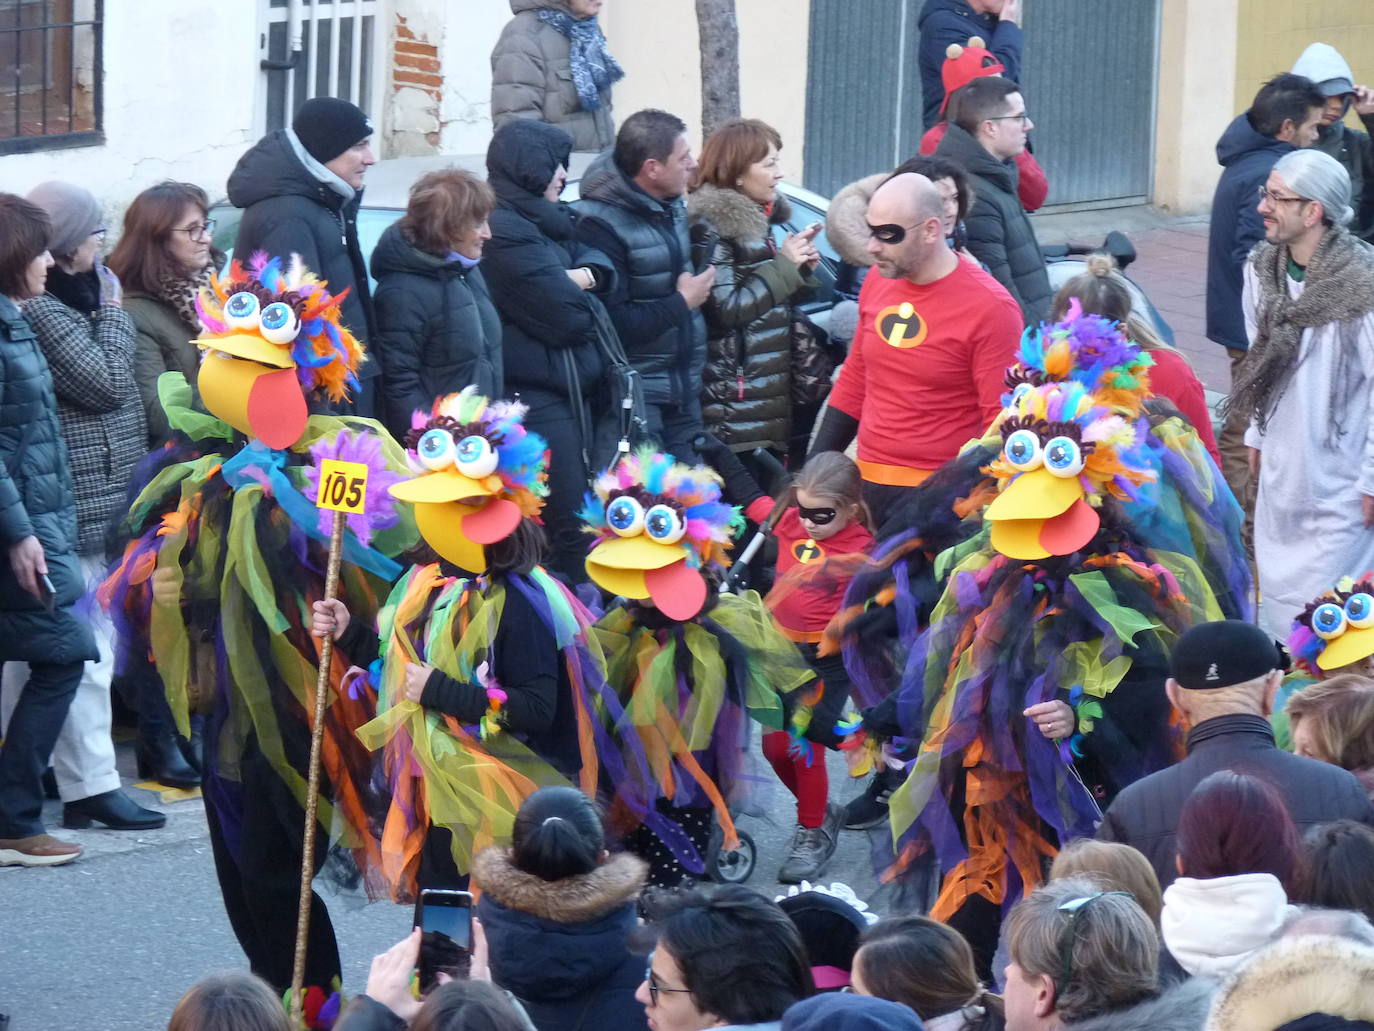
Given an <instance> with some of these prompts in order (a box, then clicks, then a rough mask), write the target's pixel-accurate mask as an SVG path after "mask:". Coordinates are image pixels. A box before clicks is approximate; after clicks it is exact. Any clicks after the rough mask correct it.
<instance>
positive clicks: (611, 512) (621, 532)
mask: <svg viewBox="0 0 1374 1031" xmlns="http://www.w3.org/2000/svg"><path fill="white" fill-rule="evenodd" d="M606 523H607V525H608V526H610V528H611V529H612V530H613V531H614V532H615V534H616V535H617V536H618V537H633V536H635V535H636V534H638V533H640V532H642V531H643V529H644V506H643V505H641V504H640V503H639V502H638V501H636V500H635V499H634V498H632V497H630V496H629V495H628V494H622V495H620V497H618V498H616V499H615V500H614V501H612V502H611V503H610V504H609V505H607V506H606Z"/></svg>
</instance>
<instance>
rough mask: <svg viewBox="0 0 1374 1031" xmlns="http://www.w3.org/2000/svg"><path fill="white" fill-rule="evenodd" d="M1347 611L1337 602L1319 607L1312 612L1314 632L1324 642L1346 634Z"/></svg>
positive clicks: (1329, 602)
mask: <svg viewBox="0 0 1374 1031" xmlns="http://www.w3.org/2000/svg"><path fill="white" fill-rule="evenodd" d="M1345 627H1346V622H1345V609H1343V608H1341V607H1340V606H1339V605H1337V604H1336V603H1335V602H1331V601H1328V602H1327V603H1326V604H1325V605H1318V606H1317V607H1316V608H1315V609H1314V610H1313V612H1312V632H1313V633H1314V634H1316V635H1317V636H1318V637H1320V638H1321V639H1322V640H1323V641H1329V640H1331V639H1332V638H1333V637H1340V636H1341V634H1343V633H1345Z"/></svg>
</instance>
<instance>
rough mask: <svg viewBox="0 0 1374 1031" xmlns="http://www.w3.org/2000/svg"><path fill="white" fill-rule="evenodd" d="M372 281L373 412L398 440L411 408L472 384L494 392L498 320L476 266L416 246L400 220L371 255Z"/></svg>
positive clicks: (497, 393) (498, 390) (497, 392)
mask: <svg viewBox="0 0 1374 1031" xmlns="http://www.w3.org/2000/svg"><path fill="white" fill-rule="evenodd" d="M372 275H373V276H374V277H376V280H377V344H376V348H375V350H377V351H380V352H381V353H382V355H383V356H384V358H385V361H386V364H385V366H384V367H383V373H382V397H381V406H380V408H381V415H382V421H383V422H384V423H385V424H386V426H387V428H388V429H390V430H391V432H392V433H394V434H396V435H397V436H398V437H403V436H404V435H405V433H406V431H407V430H408V429H409V428H410V416H411V413H412V412H414V411H416V410H420V409H422V410H424V411H428V410H429V409H430V406H431V405H433V404H434V399H435V398H436V397H440V396H441V395H444V394H452V393H456V392H457V391H459V390H462V389H463V388H464V387H466V386H469V385H471V384H475V385H476V386H477V388H478V389H479V390H480V391H481V392H482V393H483V394H485V395H486V396H487V397H501V396H502V393H503V390H504V382H503V379H502V372H501V369H502V367H501V320H500V318H498V317H497V314H496V307H495V306H494V305H493V304H492V303H491V295H490V294H489V293H488V292H487V284H486V281H485V280H484V279H483V278H482V273H481V271H480V270H479V269H477V268H476V267H473V268H470V269H469V268H464V267H463V265H462V263H461V262H459V261H457V260H453V261H448V260H446V259H444V258H440V257H438V256H437V255H434V254H429V253H426V252H425V251H422V250H420V248H418V247H416V246H415V245H414V244H413V243H411V242H410V241H409V240H407V239H406V237H405V234H404V233H403V232H402V231H401V226H400V223H399V222H398V223H394V224H392V225H391V226H389V227H387V230H386V232H384V233H382V238H381V239H380V240H378V241H377V247H376V249H375V250H374V251H373V252H372Z"/></svg>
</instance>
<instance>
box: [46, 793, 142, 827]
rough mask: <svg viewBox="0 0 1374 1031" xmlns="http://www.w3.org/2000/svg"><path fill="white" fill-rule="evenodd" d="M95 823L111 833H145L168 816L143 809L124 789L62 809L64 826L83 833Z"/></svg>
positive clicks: (93, 797) (71, 803) (72, 803)
mask: <svg viewBox="0 0 1374 1031" xmlns="http://www.w3.org/2000/svg"><path fill="white" fill-rule="evenodd" d="M92 821H96V822H98V823H103V824H104V825H105V826H106V827H108V828H109V829H110V830H112V831H144V830H152V829H153V828H155V827H161V826H162V825H163V824H164V823H166V822H167V817H166V816H165V815H164V814H163V813H159V812H157V811H156V810H153V809H144V808H143V807H142V806H141V805H138V804H137V803H135V802H134V800H133V799H132V798H130V797H129V796H128V795H126V794H124V791H123V789H121V788H115V789H114V790H113V791H106V792H105V793H104V794H100V795H92V796H91V797H90V798H82V799H79V800H77V801H75V802H68V803H67V804H66V805H64V806H63V807H62V826H63V827H68V828H70V829H72V830H84V829H85V828H87V827H89V826H90V825H91V822H92Z"/></svg>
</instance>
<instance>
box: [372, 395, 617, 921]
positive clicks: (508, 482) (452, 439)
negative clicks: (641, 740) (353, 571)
mask: <svg viewBox="0 0 1374 1031" xmlns="http://www.w3.org/2000/svg"><path fill="white" fill-rule="evenodd" d="M524 414H525V407H524V406H523V405H519V404H513V403H510V402H502V401H488V400H487V399H486V398H485V397H482V396H481V395H479V394H477V393H476V391H475V389H474V388H471V387H469V388H468V389H466V390H464V391H463V392H461V393H459V394H453V395H449V396H448V397H444V398H440V399H439V400H437V401H436V402H435V405H434V408H433V410H432V411H431V412H427V413H426V412H417V413H415V416H414V418H413V423H412V425H413V429H412V430H411V433H410V434H409V436H408V438H407V445H408V447H409V449H410V455H411V461H412V466H413V468H414V471H415V473H416V475H415V476H414V477H413V478H412V479H409V480H407V481H406V482H404V483H402V484H399V485H398V486H396V487H395V488H394V490H393V493H394V494H395V495H396V496H397V497H398V498H400V499H401V500H404V501H408V502H410V503H412V504H413V506H414V510H415V517H416V521H417V524H418V526H419V527H420V530H421V532H422V533H423V535H424V537H425V540H426V542H427V543H428V544H429V545H430V546H431V547H432V548H433V549H434V551H435V552H436V553H437V554H438V555H439V557H440V561H438V562H430V563H427V564H423V565H417V566H414V567H412V568H411V569H409V570H408V571H407V572H406V574H405V575H404V576H403V577H402V578H401V579H400V580H399V581H398V582H397V584H396V585H395V588H394V589H393V590H392V592H391V595H390V597H389V598H388V599H387V601H386V604H385V605H384V606H383V608H382V612H381V615H380V619H379V624H378V629H379V637H380V645H381V651H382V659H381V660H380V663H379V665H378V666H375V667H374V668H373V676H374V678H375V679H376V680H377V682H378V685H379V693H380V698H379V704H378V716H377V718H376V720H374V721H373V722H372V723H370V724H369V725H368V726H366V727H364V728H363V729H362V731H361V737H362V739H363V741H364V742H366V743H367V745H368V746H369V747H372V748H374V749H375V748H380V749H384V766H385V770H386V777H387V781H388V783H389V785H390V788H391V795H392V800H391V806H390V809H389V811H388V813H387V817H386V821H385V828H384V832H383V836H382V851H383V861H384V868H385V873H386V878H387V881H388V883H389V885H390V886H391V889H392V892H393V895H394V896H395V897H396V898H397V899H398V900H408V899H411V898H413V897H414V896H415V892H416V890H417V889H418V888H419V887H438V886H443V887H453V886H458V885H457V884H456V883H454V882H453V880H452V878H453V876H454V875H455V874H456V875H458V876H462V877H465V876H466V874H467V871H468V869H469V868H470V864H471V860H472V857H473V855H474V854H475V853H476V852H477V851H479V850H480V849H482V848H485V847H486V846H487V845H490V844H492V843H494V842H503V841H509V839H510V834H511V828H512V824H513V821H514V818H515V813H516V811H517V810H518V809H519V807H520V803H521V802H522V801H523V800H524V799H525V798H526V797H528V796H529V794H530V793H532V792H533V791H534V790H535V789H536V788H539V787H542V786H545V785H549V784H567V783H569V782H572V783H574V784H576V785H578V786H580V787H581V788H582V790H584V791H585V792H586V793H587V794H588V795H591V796H593V797H595V795H596V794H597V791H598V784H599V775H600V769H601V763H602V761H605V762H606V764H607V770H608V773H609V774H610V775H611V776H616V775H618V774H619V773H620V769H619V766H618V764H617V762H616V750H615V748H614V747H613V746H612V745H611V743H610V738H609V734H608V732H607V730H606V722H607V720H608V719H610V718H611V714H612V713H617V712H618V711H619V705H618V702H617V701H616V699H615V696H614V694H612V693H610V692H608V691H607V689H606V686H605V679H604V676H603V673H602V664H601V657H600V653H599V650H598V649H597V646H596V643H595V641H594V640H592V639H591V637H590V635H589V629H590V626H591V623H592V617H591V615H590V613H589V612H588V611H587V610H586V608H585V607H584V606H583V605H582V604H581V603H580V602H579V601H578V600H577V599H576V598H575V597H573V595H572V594H570V593H569V591H568V589H567V588H566V587H564V585H563V584H562V583H561V582H560V581H558V580H555V579H554V578H553V577H551V576H550V575H549V574H548V573H547V572H545V571H544V570H543V569H542V568H540V567H538V566H534V567H533V568H532V569H530V570H529V571H528V572H519V571H514V572H512V571H505V572H500V573H497V574H489V573H486V572H483V573H482V574H481V575H477V574H475V573H473V572H471V571H472V570H484V571H485V570H487V569H488V563H489V555H488V551H489V549H491V548H493V547H495V546H497V545H499V544H500V542H502V541H504V540H506V538H508V537H510V535H511V534H513V533H515V532H516V530H517V528H518V527H519V526H520V524H521V523H522V521H524V520H527V519H531V518H533V517H535V516H537V514H538V512H539V510H540V509H541V508H542V506H543V495H544V494H545V493H546V491H547V487H546V486H545V478H546V465H547V460H548V455H547V445H546V444H545V442H544V440H543V438H542V437H540V436H539V435H538V434H535V433H531V432H529V431H527V430H526V429H525V428H524V426H523V424H522V419H523V416H524ZM512 606H519V607H520V608H521V609H522V610H526V609H532V610H533V618H532V619H530V620H529V621H528V622H522V623H521V624H520V626H519V627H517V628H516V630H515V631H512V630H511V629H510V628H509V627H508V626H506V623H508V622H509V620H507V621H506V623H503V617H504V616H506V615H507V614H508V612H509V610H510V609H511V607H512ZM521 630H523V631H524V633H525V635H526V636H524V637H522V638H521V639H519V640H514V641H512V640H510V634H511V633H512V632H515V633H519V632H520V631H521ZM503 634H504V635H505V636H504V637H503V636H502V635H503ZM504 646H510V647H514V648H517V649H521V650H523V651H528V652H536V653H543V652H545V651H546V652H547V654H548V656H549V657H550V666H551V667H553V666H556V668H557V670H558V672H557V674H556V677H557V684H558V686H557V697H558V700H557V706H556V709H555V710H554V712H553V716H552V722H553V726H552V729H551V730H550V731H549V733H547V734H543V735H531V734H528V733H525V732H524V730H523V729H522V727H521V726H520V725H519V724H518V720H516V718H515V717H514V716H513V713H514V712H516V711H518V703H519V702H520V699H519V698H518V697H516V696H515V695H514V694H513V693H512V692H515V691H516V690H518V688H517V686H516V685H514V684H511V683H507V684H505V685H504V686H503V683H502V677H503V675H504V673H505V668H504V667H503V665H502V656H503V654H505V653H504V652H503V647H504ZM415 662H420V663H425V664H427V665H430V666H433V667H434V668H435V669H436V670H438V671H439V673H441V674H443V675H444V676H446V677H448V678H450V679H451V680H452V681H454V682H456V683H457V684H458V685H459V686H460V688H461V687H463V686H464V685H473V686H475V687H476V688H478V689H480V691H481V692H483V694H482V695H480V696H479V695H476V693H475V692H474V691H473V690H472V689H471V688H469V689H468V695H469V697H470V698H471V697H474V696H475V697H479V698H480V699H481V700H480V701H479V703H478V704H479V708H478V709H477V711H471V710H469V715H470V716H471V717H472V718H471V719H467V720H464V719H461V718H459V716H458V715H455V714H454V713H452V712H445V711H441V710H440V709H439V708H437V707H431V706H428V705H421V704H419V703H417V702H412V701H408V700H406V699H405V697H404V694H403V689H404V685H405V671H406V667H407V666H408V665H409V664H411V663H415ZM426 697H428V695H427V696H426ZM482 707H484V708H485V712H482V711H481V708H482ZM560 739H561V740H562V741H567V740H569V739H571V744H570V745H569V746H568V747H565V748H559V747H558V744H559V743H560ZM436 828H437V829H438V830H439V831H440V832H441V833H439V834H435V833H434V831H435V829H436ZM444 832H446V833H444ZM435 843H437V844H438V846H439V847H440V848H441V849H442V848H443V847H444V846H447V852H448V855H447V857H446V858H444V857H436V856H435V855H434V853H433V851H432V850H433V849H434V848H435ZM441 881H443V883H440V882H441Z"/></svg>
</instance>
